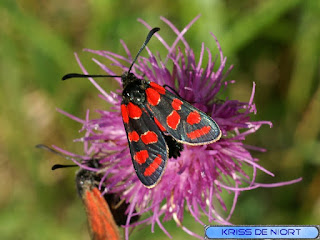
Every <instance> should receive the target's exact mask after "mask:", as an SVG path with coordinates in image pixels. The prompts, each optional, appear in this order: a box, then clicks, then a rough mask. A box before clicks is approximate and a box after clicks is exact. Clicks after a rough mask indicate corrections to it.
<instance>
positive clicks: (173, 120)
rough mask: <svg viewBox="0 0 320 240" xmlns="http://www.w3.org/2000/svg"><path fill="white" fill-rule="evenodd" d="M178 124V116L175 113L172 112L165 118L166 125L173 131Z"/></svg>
mask: <svg viewBox="0 0 320 240" xmlns="http://www.w3.org/2000/svg"><path fill="white" fill-rule="evenodd" d="M179 123H180V115H179V114H178V113H177V112H176V111H172V112H171V113H170V114H169V116H168V117H167V124H168V126H169V127H170V128H172V129H173V130H176V129H177V127H178V125H179Z"/></svg>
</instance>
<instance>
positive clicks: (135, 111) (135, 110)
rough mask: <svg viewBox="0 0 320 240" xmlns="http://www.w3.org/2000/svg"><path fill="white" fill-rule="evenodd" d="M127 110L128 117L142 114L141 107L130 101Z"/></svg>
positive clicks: (134, 117)
mask: <svg viewBox="0 0 320 240" xmlns="http://www.w3.org/2000/svg"><path fill="white" fill-rule="evenodd" d="M127 111H128V115H129V117H130V118H132V119H139V118H140V117H141V115H142V110H141V108H140V107H138V106H137V105H135V104H133V103H132V102H129V103H128V106H127Z"/></svg>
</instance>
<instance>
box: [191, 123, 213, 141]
mask: <svg viewBox="0 0 320 240" xmlns="http://www.w3.org/2000/svg"><path fill="white" fill-rule="evenodd" d="M210 130H211V127H210V126H204V127H202V128H200V129H197V130H194V131H192V132H190V133H187V136H188V138H190V139H196V138H199V137H201V136H203V135H206V134H208V133H209V132H210Z"/></svg>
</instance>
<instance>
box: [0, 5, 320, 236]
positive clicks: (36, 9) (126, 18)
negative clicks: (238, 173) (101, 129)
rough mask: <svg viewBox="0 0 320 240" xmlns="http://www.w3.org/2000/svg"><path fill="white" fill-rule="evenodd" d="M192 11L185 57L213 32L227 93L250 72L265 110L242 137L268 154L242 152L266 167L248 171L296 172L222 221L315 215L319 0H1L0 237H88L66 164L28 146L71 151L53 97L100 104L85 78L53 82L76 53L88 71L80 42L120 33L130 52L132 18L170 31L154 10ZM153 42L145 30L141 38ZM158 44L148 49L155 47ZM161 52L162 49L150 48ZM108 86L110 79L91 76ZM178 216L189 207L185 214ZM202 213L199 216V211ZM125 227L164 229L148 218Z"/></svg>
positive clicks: (297, 220)
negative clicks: (228, 67) (57, 167)
mask: <svg viewBox="0 0 320 240" xmlns="http://www.w3.org/2000/svg"><path fill="white" fill-rule="evenodd" d="M199 13H201V14H202V17H201V18H200V19H199V20H198V21H197V22H196V23H195V25H194V26H193V27H192V28H191V29H190V31H189V32H188V33H187V34H186V38H187V40H188V42H189V44H190V46H191V47H192V48H194V50H195V53H196V56H197V53H199V49H200V44H201V42H205V44H206V46H208V47H209V48H210V49H212V51H213V52H214V53H216V52H217V49H216V45H215V42H214V41H213V40H212V37H211V36H210V35H209V32H213V33H214V34H215V35H216V36H217V38H218V40H219V42H220V44H221V45H222V49H223V51H224V54H225V55H226V56H227V57H228V64H234V65H235V67H234V70H233V71H232V72H231V74H230V75H229V77H228V79H235V80H237V82H236V84H235V85H234V86H233V87H232V88H230V90H229V92H228V97H229V98H231V99H239V100H242V101H247V100H248V99H249V96H250V93H251V87H252V82H253V81H255V82H256V83H257V88H256V96H255V102H256V104H257V108H258V114H257V115H256V116H253V118H254V119H256V120H271V121H272V122H273V124H274V127H273V128H272V129H269V128H268V127H263V128H262V129H260V130H259V131H258V132H257V133H256V134H254V135H253V136H250V137H248V139H247V142H248V144H253V145H258V146H262V147H265V148H267V149H268V152H267V153H253V154H254V155H255V156H256V157H258V158H260V160H261V161H260V163H261V165H263V166H264V167H266V168H267V169H269V170H271V171H272V172H274V173H275V174H276V177H275V178H273V179H271V178H270V177H267V176H265V175H263V174H261V173H259V181H260V182H275V181H284V180H290V179H294V178H297V177H300V176H302V177H303V178H304V179H303V181H302V182H300V183H298V184H295V185H292V186H288V187H283V188H274V189H258V190H255V191H250V192H246V193H243V194H242V195H241V196H240V199H239V202H238V205H237V208H236V210H235V213H234V215H233V218H232V221H233V222H234V223H237V224H316V223H317V224H319V223H320V217H319V216H320V188H319V181H320V168H319V165H320V157H319V156H320V150H319V149H320V141H319V137H320V134H319V133H320V124H319V117H320V89H319V56H320V54H319V52H320V19H319V16H320V2H319V1H316V0H314V1H312V0H310V1H303V0H288V1H276V0H268V1H267V0H266V1H254V0H244V1H219V0H216V1H191V0H186V1H182V0H180V1H175V2H172V1H168V0H166V1H161V2H155V3H149V2H148V1H123V0H122V1H110V0H106V1H102V0H100V1H81V2H78V1H75V0H66V1H61V0H57V1H49V2H45V1H35V0H33V1H32V0H29V1H27V0H20V1H10V0H4V1H1V2H0V14H1V19H2V21H1V22H0V31H1V37H0V53H1V59H0V74H1V75H0V76H1V82H0V83H1V85H0V109H1V115H0V126H2V128H1V129H2V131H1V135H0V179H1V180H2V181H1V183H0V188H1V191H0V209H1V210H0V211H1V214H0V237H1V239H8V240H10V239H14V240H16V239H62V240H63V239H89V237H88V235H87V228H86V219H85V215H84V210H83V208H82V206H81V203H80V200H79V199H78V197H77V196H76V193H75V187H74V180H73V178H74V173H73V171H69V170H62V171H60V172H59V171H57V172H51V170H50V167H51V165H52V164H54V163H57V162H62V161H63V160H61V159H60V158H58V157H57V156H52V155H51V154H49V153H43V152H41V151H38V150H37V149H35V148H34V146H35V145H36V144H38V143H46V144H49V145H50V144H56V145H58V146H63V147H65V148H66V149H69V150H70V151H75V152H81V150H82V147H81V144H74V143H72V139H74V138H77V137H79V136H80V135H79V134H78V133H77V132H78V129H79V128H80V126H79V124H76V123H75V122H73V121H71V120H69V119H67V118H66V117H64V116H62V115H60V114H58V113H57V112H56V111H55V108H56V107H59V108H61V109H63V110H65V111H68V112H70V113H72V114H74V115H76V116H79V117H84V116H85V110H86V109H87V108H90V109H92V110H93V109H96V108H106V106H105V105H104V103H103V102H102V101H101V100H98V98H97V97H96V94H97V91H96V89H95V88H94V87H93V86H91V85H90V83H89V82H87V81H70V82H65V83H63V82H61V81H60V78H61V76H62V75H63V74H65V73H68V72H77V71H79V67H78V66H77V64H76V61H75V59H74V55H73V52H78V53H79V54H80V57H81V59H82V60H83V61H84V62H85V63H86V64H87V65H86V66H87V67H88V70H89V71H91V72H97V71H98V68H97V67H96V66H95V65H94V64H93V63H91V61H90V58H91V56H90V55H89V54H86V53H82V52H81V49H82V48H92V49H106V50H110V51H113V52H115V53H119V54H124V51H123V49H122V47H121V45H120V44H119V39H123V40H124V41H125V42H126V43H127V45H128V47H129V49H130V50H131V51H132V52H133V53H134V52H136V51H137V50H138V48H139V47H140V45H141V43H142V41H143V40H144V37H145V34H146V29H145V28H144V27H143V26H142V25H141V24H140V23H138V22H137V21H136V19H137V18H142V19H144V20H145V21H146V22H148V23H149V24H150V25H151V26H160V27H161V28H162V30H161V35H162V36H164V38H165V39H171V40H173V39H174V37H175V36H174V34H173V33H172V32H171V31H170V30H169V28H168V27H166V26H165V25H164V24H163V23H162V22H161V21H160V19H159V17H160V16H164V17H166V18H168V19H169V20H170V21H172V22H173V23H174V24H175V25H176V26H177V28H178V29H182V28H183V27H184V26H185V25H186V24H187V23H188V22H189V21H191V19H193V18H194V17H195V16H196V15H198V14H199ZM155 46H160V45H159V44H158V43H156V41H154V42H153V43H151V44H150V48H151V49H153V48H155ZM155 49H157V48H155ZM159 51H160V52H161V51H162V50H161V49H159ZM102 86H103V87H104V88H105V89H107V90H108V89H114V88H115V87H116V86H117V85H116V83H114V82H102ZM186 215H188V214H186ZM204 221H205V220H204ZM185 224H186V225H187V226H188V227H190V228H191V229H192V230H194V231H196V232H197V233H198V234H200V235H202V234H203V233H202V231H203V229H202V226H199V225H198V224H194V223H193V220H192V219H191V218H189V217H186V219H185ZM165 226H166V227H167V228H168V230H169V232H170V233H171V234H172V235H173V237H174V239H188V238H190V237H189V236H188V235H187V234H185V233H184V232H182V230H180V229H178V228H177V227H176V225H175V223H166V224H165ZM155 232H156V233H155V234H153V235H150V228H149V227H147V228H144V229H142V230H139V231H135V232H134V233H133V235H132V239H139V238H140V239H141V238H143V236H146V235H148V236H149V238H150V239H163V238H164V234H163V233H162V231H161V230H160V229H159V228H155Z"/></svg>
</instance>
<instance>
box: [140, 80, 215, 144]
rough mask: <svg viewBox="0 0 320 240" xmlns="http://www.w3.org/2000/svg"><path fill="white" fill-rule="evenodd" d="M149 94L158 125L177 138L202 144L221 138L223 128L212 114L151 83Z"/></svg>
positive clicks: (147, 90)
mask: <svg viewBox="0 0 320 240" xmlns="http://www.w3.org/2000/svg"><path fill="white" fill-rule="evenodd" d="M146 96H147V100H146V106H147V107H148V108H149V109H150V111H151V112H152V115H153V116H154V120H155V122H156V124H157V125H158V126H159V128H160V129H161V130H162V131H163V132H167V133H168V134H169V135H171V136H172V137H174V138H175V139H176V140H177V141H179V142H182V143H185V144H190V145H201V144H208V143H212V142H215V141H217V140H219V139H220V137H221V130H220V128H219V126H218V124H217V123H216V122H215V121H214V120H213V119H212V118H211V117H209V116H208V115H207V114H205V113H204V112H202V111H200V110H199V109H197V108H195V107H194V106H192V105H191V104H190V103H188V102H187V101H185V100H183V99H181V98H179V97H177V96H176V95H174V94H173V93H171V92H169V91H167V90H166V89H165V88H164V87H162V86H160V85H158V84H156V83H154V82H150V87H148V88H147V89H146Z"/></svg>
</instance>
